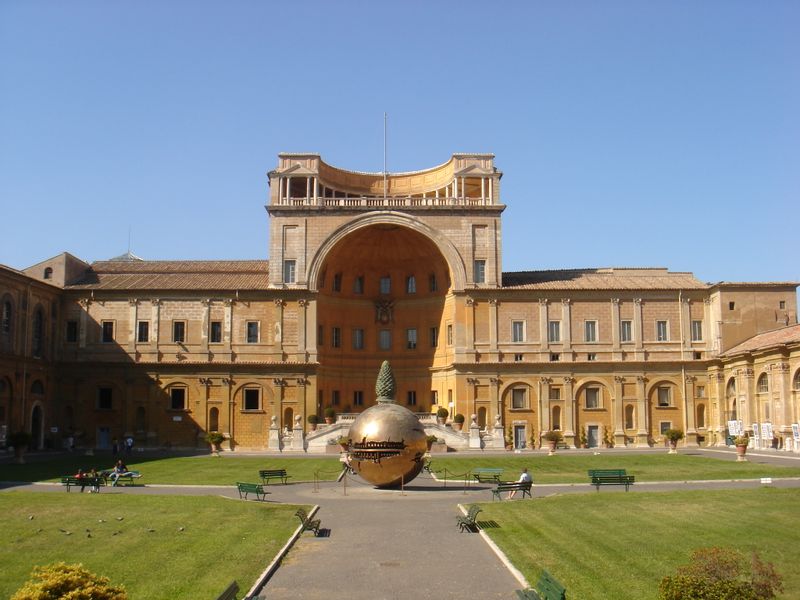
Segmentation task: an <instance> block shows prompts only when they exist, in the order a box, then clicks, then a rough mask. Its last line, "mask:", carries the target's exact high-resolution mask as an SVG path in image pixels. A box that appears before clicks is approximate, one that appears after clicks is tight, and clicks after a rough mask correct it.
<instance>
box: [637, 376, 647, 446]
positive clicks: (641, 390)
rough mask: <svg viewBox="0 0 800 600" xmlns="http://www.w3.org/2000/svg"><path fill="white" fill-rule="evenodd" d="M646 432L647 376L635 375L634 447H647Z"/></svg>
mask: <svg viewBox="0 0 800 600" xmlns="http://www.w3.org/2000/svg"><path fill="white" fill-rule="evenodd" d="M647 438H648V432H647V377H645V376H644V375H639V376H637V377H636V447H637V448H649V447H650V444H649V443H648V439H647Z"/></svg>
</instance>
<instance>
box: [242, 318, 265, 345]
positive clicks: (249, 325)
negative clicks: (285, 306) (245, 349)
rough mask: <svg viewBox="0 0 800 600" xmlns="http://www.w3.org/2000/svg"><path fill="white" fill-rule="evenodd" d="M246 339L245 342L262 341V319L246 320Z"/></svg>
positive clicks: (256, 342)
mask: <svg viewBox="0 0 800 600" xmlns="http://www.w3.org/2000/svg"><path fill="white" fill-rule="evenodd" d="M253 334H255V335H253ZM244 341H245V344H258V343H259V342H260V341H261V321H245V326H244Z"/></svg>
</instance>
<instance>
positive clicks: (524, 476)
mask: <svg viewBox="0 0 800 600" xmlns="http://www.w3.org/2000/svg"><path fill="white" fill-rule="evenodd" d="M529 481H530V482H533V479H532V478H531V475H530V473H528V467H525V468H524V469H522V473H520V476H519V479H517V481H516V483H528V482H529ZM516 493H517V490H511V491H510V492H508V499H509V500H511V499H512V498H513V497H514V496H515V495H516ZM523 498H524V496H523Z"/></svg>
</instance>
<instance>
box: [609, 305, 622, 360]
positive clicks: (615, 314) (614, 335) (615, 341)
mask: <svg viewBox="0 0 800 600" xmlns="http://www.w3.org/2000/svg"><path fill="white" fill-rule="evenodd" d="M611 351H612V358H613V360H622V346H621V345H620V334H619V298H612V299H611Z"/></svg>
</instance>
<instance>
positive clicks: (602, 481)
mask: <svg viewBox="0 0 800 600" xmlns="http://www.w3.org/2000/svg"><path fill="white" fill-rule="evenodd" d="M599 471H602V470H601V469H595V474H594V475H593V474H592V472H591V471H589V477H591V480H592V485H593V486H595V487H596V488H597V491H598V492H599V491H600V486H601V485H624V486H625V491H626V492H627V491H628V488H629V487H630V486H632V485H633V484H634V481H635V477H634V476H633V475H626V474H625V469H616V472H613V473H611V474H605V473H598V472H599ZM606 471H614V469H606Z"/></svg>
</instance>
